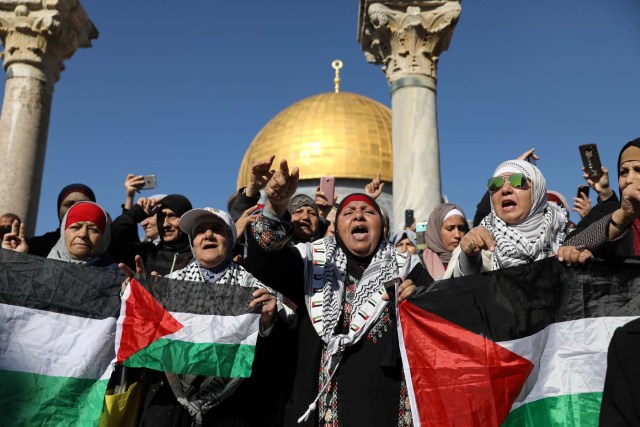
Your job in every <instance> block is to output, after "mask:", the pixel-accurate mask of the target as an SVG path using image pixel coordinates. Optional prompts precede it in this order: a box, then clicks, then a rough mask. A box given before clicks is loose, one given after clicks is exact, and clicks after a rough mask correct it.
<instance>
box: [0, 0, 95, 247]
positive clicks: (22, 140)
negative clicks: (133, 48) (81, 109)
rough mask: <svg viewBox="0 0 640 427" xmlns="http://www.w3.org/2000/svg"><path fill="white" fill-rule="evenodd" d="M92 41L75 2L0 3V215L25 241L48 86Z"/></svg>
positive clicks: (43, 141) (40, 165)
mask: <svg viewBox="0 0 640 427" xmlns="http://www.w3.org/2000/svg"><path fill="white" fill-rule="evenodd" d="M97 36H98V31H97V30H96V28H95V27H94V25H93V23H92V22H91V21H90V20H89V18H88V17H87V14H86V12H85V11H84V9H83V8H82V6H81V5H80V3H78V1H77V0H0V39H2V44H3V45H4V51H3V52H2V59H3V62H4V64H3V65H4V69H5V71H6V75H7V77H6V83H5V92H4V100H3V103H2V116H1V117H0V215H1V214H3V213H5V212H13V213H15V214H18V215H19V216H20V217H21V218H22V220H23V221H24V223H25V225H26V234H27V235H28V236H31V235H33V232H34V231H35V226H36V219H37V214H38V203H39V201H40V187H41V183H42V172H43V169H44V157H45V152H46V147H47V134H48V131H49V115H50V112H51V101H52V96H53V87H54V84H55V82H57V81H58V79H59V78H60V72H61V71H62V70H63V69H64V65H63V61H64V60H65V59H67V58H70V57H71V56H72V55H73V53H74V52H75V51H76V49H78V48H79V47H90V46H91V40H92V39H95V38H96V37H97ZM69 179H70V180H73V177H69Z"/></svg>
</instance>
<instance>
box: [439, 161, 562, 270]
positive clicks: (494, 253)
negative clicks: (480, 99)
mask: <svg viewBox="0 0 640 427" xmlns="http://www.w3.org/2000/svg"><path fill="white" fill-rule="evenodd" d="M487 187H488V189H489V192H490V193H491V213H490V214H489V215H488V216H486V217H485V218H484V219H483V220H482V222H481V223H480V224H479V226H477V227H475V228H473V229H472V230H471V231H469V232H468V233H467V234H466V235H465V236H464V238H463V239H462V241H461V242H460V245H459V247H458V248H457V249H456V250H455V251H454V252H453V255H452V259H451V262H450V263H449V267H448V268H447V273H446V274H445V276H446V277H448V276H450V275H451V274H453V276H456V277H457V276H466V275H470V274H476V273H479V272H481V271H489V270H498V269H502V268H507V267H511V266H515V265H521V264H526V263H530V262H533V261H536V260H539V259H543V258H547V257H549V256H551V255H554V254H555V253H556V251H557V250H558V247H559V246H560V245H561V244H562V242H563V240H564V236H565V229H566V226H567V218H566V217H565V215H564V214H563V212H562V210H561V209H560V207H559V206H558V205H556V204H555V203H549V202H548V201H547V197H546V193H547V189H546V183H545V179H544V176H542V173H541V172H540V170H539V169H538V168H537V167H536V166H534V165H532V164H531V163H528V162H526V161H523V160H509V161H506V162H504V163H502V164H501V165H500V166H498V168H497V169H496V170H495V172H494V173H493V177H491V178H490V179H489V181H488V183H487Z"/></svg>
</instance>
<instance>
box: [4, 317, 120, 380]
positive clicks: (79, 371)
mask: <svg viewBox="0 0 640 427" xmlns="http://www.w3.org/2000/svg"><path fill="white" fill-rule="evenodd" d="M115 332H116V318H115V317H113V318H108V319H89V318H86V317H78V316H70V315H66V314H60V313H54V312H51V311H46V310H37V309H33V308H27V307H21V306H15V305H7V304H0V355H1V356H0V369H4V370H8V371H18V372H29V373H34V374H42V375H49V376H59V377H72V378H91V379H98V378H100V379H107V378H109V376H110V373H111V369H106V370H105V368H106V367H107V366H109V365H110V364H112V362H113V361H114V360H115V351H114V348H113V340H114V337H115Z"/></svg>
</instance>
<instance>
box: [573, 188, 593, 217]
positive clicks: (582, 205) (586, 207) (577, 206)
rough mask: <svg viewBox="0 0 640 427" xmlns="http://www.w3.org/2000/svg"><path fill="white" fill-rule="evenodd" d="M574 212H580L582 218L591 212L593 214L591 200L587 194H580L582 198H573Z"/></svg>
mask: <svg viewBox="0 0 640 427" xmlns="http://www.w3.org/2000/svg"><path fill="white" fill-rule="evenodd" d="M573 210H574V211H576V212H578V215H580V218H584V217H585V215H587V214H588V213H589V212H591V200H590V199H589V198H588V197H587V195H586V194H584V193H580V197H574V198H573Z"/></svg>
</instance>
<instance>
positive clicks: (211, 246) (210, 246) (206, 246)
mask: <svg viewBox="0 0 640 427" xmlns="http://www.w3.org/2000/svg"><path fill="white" fill-rule="evenodd" d="M217 247H218V244H217V243H205V244H204V245H202V249H216V248H217Z"/></svg>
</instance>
